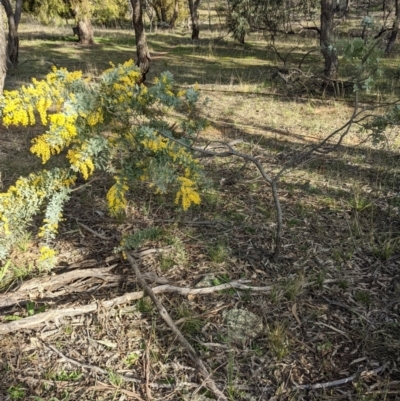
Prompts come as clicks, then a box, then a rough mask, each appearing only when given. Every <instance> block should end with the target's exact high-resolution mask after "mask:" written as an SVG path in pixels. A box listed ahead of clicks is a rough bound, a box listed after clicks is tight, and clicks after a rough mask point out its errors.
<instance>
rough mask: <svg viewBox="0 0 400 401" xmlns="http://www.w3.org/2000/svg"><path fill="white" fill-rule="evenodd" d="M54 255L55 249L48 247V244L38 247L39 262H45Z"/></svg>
mask: <svg viewBox="0 0 400 401" xmlns="http://www.w3.org/2000/svg"><path fill="white" fill-rule="evenodd" d="M55 256H56V251H55V250H54V249H51V248H49V247H48V246H46V245H45V246H42V247H41V248H40V258H39V261H40V262H45V261H49V260H52V259H53V258H54V257H55Z"/></svg>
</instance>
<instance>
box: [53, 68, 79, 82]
mask: <svg viewBox="0 0 400 401" xmlns="http://www.w3.org/2000/svg"><path fill="white" fill-rule="evenodd" d="M51 69H52V70H53V72H51V73H50V74H47V76H46V81H47V82H48V83H49V84H54V83H55V82H59V78H62V80H63V81H64V82H66V83H71V82H74V81H77V80H80V79H82V71H71V72H70V71H68V70H67V69H66V68H57V67H56V66H53V67H52V68H51Z"/></svg>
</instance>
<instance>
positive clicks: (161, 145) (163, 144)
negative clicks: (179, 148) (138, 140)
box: [142, 137, 168, 152]
mask: <svg viewBox="0 0 400 401" xmlns="http://www.w3.org/2000/svg"><path fill="white" fill-rule="evenodd" d="M142 145H143V146H144V147H145V148H147V149H149V150H151V151H152V152H159V151H160V150H163V149H167V147H168V139H166V138H161V137H155V138H154V139H147V138H146V139H143V141H142Z"/></svg>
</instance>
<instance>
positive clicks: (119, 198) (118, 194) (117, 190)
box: [107, 177, 129, 216]
mask: <svg viewBox="0 0 400 401" xmlns="http://www.w3.org/2000/svg"><path fill="white" fill-rule="evenodd" d="M114 178H115V179H116V183H115V184H114V185H113V186H112V187H111V188H110V189H109V191H108V192H107V203H108V208H109V210H110V213H111V214H112V215H114V216H118V215H119V214H120V213H122V212H123V211H124V209H125V207H126V205H127V203H128V201H127V200H126V197H125V193H126V192H127V191H128V189H129V187H128V185H126V184H123V183H121V182H120V178H119V177H114Z"/></svg>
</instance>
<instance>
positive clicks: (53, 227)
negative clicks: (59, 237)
mask: <svg viewBox="0 0 400 401" xmlns="http://www.w3.org/2000/svg"><path fill="white" fill-rule="evenodd" d="M43 223H44V225H43V226H42V227H40V229H39V234H38V237H44V236H45V235H48V234H49V233H54V234H57V232H58V223H50V221H49V219H44V220H43Z"/></svg>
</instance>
